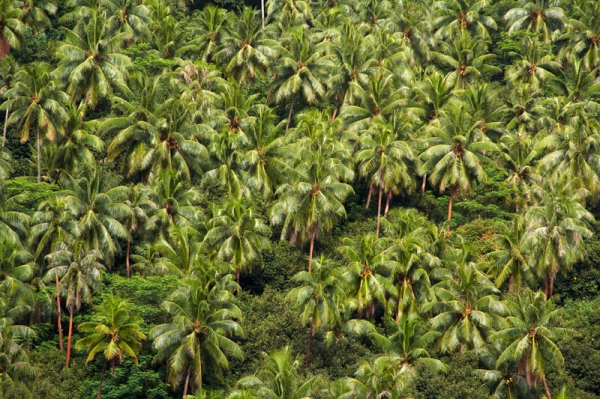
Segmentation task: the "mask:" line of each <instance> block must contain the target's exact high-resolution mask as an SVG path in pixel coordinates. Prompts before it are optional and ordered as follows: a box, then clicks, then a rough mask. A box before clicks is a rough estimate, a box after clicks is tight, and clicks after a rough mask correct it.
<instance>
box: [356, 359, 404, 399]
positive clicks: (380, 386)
mask: <svg viewBox="0 0 600 399" xmlns="http://www.w3.org/2000/svg"><path fill="white" fill-rule="evenodd" d="M354 375H355V376H356V378H355V379H352V381H351V383H352V384H354V389H355V391H354V392H357V393H358V394H359V395H361V396H360V397H361V398H365V399H378V398H390V399H400V398H403V397H404V395H403V393H404V391H405V389H406V388H408V386H409V385H410V383H411V381H412V380H413V379H414V373H413V371H412V370H411V369H410V368H406V367H398V362H397V361H396V358H395V357H394V356H380V357H378V358H377V359H375V360H374V361H373V362H372V363H369V362H367V361H365V360H363V361H362V362H361V364H360V366H359V368H358V370H357V371H356V373H354Z"/></svg>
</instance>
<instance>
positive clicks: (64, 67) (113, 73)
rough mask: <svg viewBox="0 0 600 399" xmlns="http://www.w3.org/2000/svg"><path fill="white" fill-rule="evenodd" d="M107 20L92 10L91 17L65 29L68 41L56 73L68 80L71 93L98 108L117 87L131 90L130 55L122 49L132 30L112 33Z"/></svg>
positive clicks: (57, 75)
mask: <svg viewBox="0 0 600 399" xmlns="http://www.w3.org/2000/svg"><path fill="white" fill-rule="evenodd" d="M107 28H108V25H106V20H105V18H104V17H102V15H101V14H100V12H99V11H96V10H92V11H90V16H89V20H88V21H87V22H86V23H84V22H83V21H80V22H79V23H78V24H77V25H75V27H74V28H73V29H72V30H71V29H66V30H65V42H64V44H62V45H61V46H60V47H59V48H58V57H59V58H60V62H59V64H58V67H57V68H56V70H55V71H54V72H53V73H54V75H55V76H56V77H57V78H59V79H61V80H62V81H63V82H68V84H69V85H68V88H67V92H68V93H69V94H70V95H71V96H72V97H73V98H74V99H75V100H79V99H82V100H83V101H84V102H85V104H86V105H87V106H89V107H90V108H92V109H95V108H96V107H97V105H98V101H100V100H102V99H107V98H109V97H110V96H111V94H112V91H113V88H117V89H119V90H120V91H122V92H124V93H127V92H128V91H129V89H128V88H127V85H126V81H125V78H126V75H125V69H126V68H128V67H129V66H130V65H131V60H130V59H129V57H127V56H125V55H123V54H119V52H118V50H119V48H120V46H121V45H122V43H123V41H124V40H125V39H127V37H128V33H127V32H121V33H117V34H115V35H112V34H110V32H109V30H108V29H107Z"/></svg>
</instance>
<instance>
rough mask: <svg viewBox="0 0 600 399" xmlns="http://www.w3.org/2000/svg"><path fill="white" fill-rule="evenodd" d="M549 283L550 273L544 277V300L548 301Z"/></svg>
mask: <svg viewBox="0 0 600 399" xmlns="http://www.w3.org/2000/svg"><path fill="white" fill-rule="evenodd" d="M549 281H550V273H549V272H546V276H545V277H544V296H545V297H546V300H548V299H550V297H549V296H548V294H549V293H550V292H549V288H550V287H549V284H548V282H549Z"/></svg>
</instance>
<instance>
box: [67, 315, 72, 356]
mask: <svg viewBox="0 0 600 399" xmlns="http://www.w3.org/2000/svg"><path fill="white" fill-rule="evenodd" d="M72 337H73V309H69V336H68V337H67V367H69V364H70V363H71V338H72Z"/></svg>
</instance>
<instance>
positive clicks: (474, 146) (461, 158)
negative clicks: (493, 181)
mask: <svg viewBox="0 0 600 399" xmlns="http://www.w3.org/2000/svg"><path fill="white" fill-rule="evenodd" d="M465 108H466V106H465V105H464V104H461V103H458V104H456V103H452V104H450V106H449V107H448V109H447V112H446V113H445V114H444V117H443V118H441V119H439V120H437V121H435V122H436V123H432V124H431V125H429V129H431V130H432V132H433V134H434V135H435V136H437V137H436V138H434V139H432V142H433V144H434V145H433V146H432V147H431V148H429V149H427V150H426V151H425V152H423V153H422V154H421V156H420V158H421V159H422V160H423V161H425V162H424V163H423V173H427V174H429V180H430V182H431V183H432V184H433V185H434V186H437V188H438V190H439V191H440V192H444V191H445V190H446V188H450V201H449V203H448V221H449V222H450V220H452V202H453V200H454V198H455V197H456V195H458V194H459V192H461V191H462V192H468V191H470V190H471V187H472V185H473V183H474V182H479V183H481V182H484V181H485V180H486V178H487V175H486V173H485V170H484V169H483V165H482V164H483V163H484V162H486V161H487V154H488V153H489V152H493V151H496V150H497V147H496V145H495V144H494V143H493V142H491V141H489V139H488V138H487V137H486V136H485V135H483V134H482V132H481V130H480V125H479V123H473V121H472V120H471V119H470V115H468V114H467V110H466V109H465ZM449 229H450V225H449V224H448V230H449Z"/></svg>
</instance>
